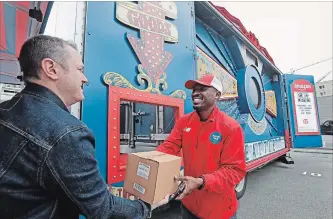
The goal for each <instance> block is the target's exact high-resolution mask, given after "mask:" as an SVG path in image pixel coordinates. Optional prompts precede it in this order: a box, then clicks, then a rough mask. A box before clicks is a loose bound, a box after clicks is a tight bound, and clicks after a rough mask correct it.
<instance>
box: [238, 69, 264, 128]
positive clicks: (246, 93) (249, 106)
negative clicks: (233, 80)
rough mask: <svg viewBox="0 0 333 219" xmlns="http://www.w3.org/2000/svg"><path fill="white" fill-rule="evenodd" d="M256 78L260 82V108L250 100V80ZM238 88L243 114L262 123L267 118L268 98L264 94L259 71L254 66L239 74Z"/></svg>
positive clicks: (242, 70)
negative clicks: (248, 114) (249, 115)
mask: <svg viewBox="0 0 333 219" xmlns="http://www.w3.org/2000/svg"><path fill="white" fill-rule="evenodd" d="M251 78H254V79H255V81H257V82H258V85H259V90H260V93H261V95H260V97H261V98H260V105H259V106H258V108H256V106H255V105H254V103H253V102H252V100H251V98H250V92H253V90H252V91H251V88H250V83H249V82H250V80H252V79H251ZM237 86H238V92H239V99H240V101H239V108H240V111H241V112H242V113H250V114H251V115H252V117H253V119H254V120H256V121H257V122H258V121H261V120H262V119H263V118H264V116H265V111H266V98H265V94H264V88H263V83H262V80H261V77H260V74H259V72H258V70H257V69H256V68H255V67H254V66H247V67H246V68H244V69H241V70H240V71H239V73H237Z"/></svg>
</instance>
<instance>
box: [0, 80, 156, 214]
mask: <svg viewBox="0 0 333 219" xmlns="http://www.w3.org/2000/svg"><path fill="white" fill-rule="evenodd" d="M94 147H95V139H94V136H93V133H92V132H91V131H90V130H89V129H88V128H87V126H86V125H84V124H83V123H82V122H81V121H80V120H78V119H76V118H75V117H74V116H72V115H71V114H70V113H69V111H68V109H67V108H66V106H65V105H64V103H63V102H62V101H61V99H60V98H59V97H58V96H57V95H55V94H54V93H53V92H51V91H50V90H49V89H47V88H45V87H43V86H39V85H37V84H32V83H28V84H27V86H26V87H25V88H24V89H23V91H22V92H21V93H19V94H17V95H16V96H14V97H13V98H12V99H11V100H9V101H5V102H3V103H1V104H0V218H1V219H12V218H33V219H35V218H43V219H44V218H61V219H67V218H71V219H72V218H78V217H79V214H82V215H84V216H85V217H86V218H96V219H104V218H131V219H141V218H147V215H148V214H149V212H150V209H149V208H150V207H149V205H147V204H146V203H144V202H142V201H140V200H136V201H132V200H129V199H123V198H119V197H116V196H114V195H112V194H111V193H110V192H109V191H108V190H107V185H106V183H105V181H104V180H103V178H102V176H101V174H100V172H99V169H98V165H97V162H96V160H95V158H94Z"/></svg>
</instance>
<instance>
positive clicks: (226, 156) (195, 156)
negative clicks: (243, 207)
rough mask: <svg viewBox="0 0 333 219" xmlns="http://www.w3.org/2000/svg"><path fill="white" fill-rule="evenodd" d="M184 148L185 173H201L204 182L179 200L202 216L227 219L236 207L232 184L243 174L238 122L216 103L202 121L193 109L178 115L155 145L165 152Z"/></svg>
mask: <svg viewBox="0 0 333 219" xmlns="http://www.w3.org/2000/svg"><path fill="white" fill-rule="evenodd" d="M180 149H182V150H183V159H184V175H185V176H192V177H199V176H200V175H204V177H205V181H206V185H205V187H204V188H203V189H202V190H195V191H193V192H192V193H191V194H190V195H189V196H187V197H185V198H184V199H183V200H182V202H183V204H184V206H185V207H186V208H187V209H188V210H190V211H191V212H192V213H193V214H195V215H196V216H197V217H199V218H202V219H229V218H231V217H232V216H233V215H234V214H235V213H236V210H237V207H238V202H237V198H236V194H235V190H234V188H235V186H236V185H237V184H238V183H239V182H240V181H241V180H242V179H243V177H244V176H245V174H246V168H245V167H246V163H245V152H244V135H243V130H242V128H241V127H240V125H239V124H238V123H237V122H236V121H235V120H234V119H233V118H231V117H229V116H228V115H226V114H225V113H223V112H222V111H220V110H219V109H218V108H217V107H215V109H214V111H213V112H212V113H211V115H210V117H209V119H208V120H207V121H205V122H201V121H200V118H199V116H198V114H197V113H196V112H192V113H190V114H188V115H186V116H184V117H183V118H181V119H180V120H179V121H178V122H177V123H176V124H175V127H174V128H173V130H172V131H171V133H170V135H169V136H168V138H167V139H166V140H165V141H164V142H163V143H162V144H161V145H160V146H159V147H158V148H157V150H158V151H161V152H165V153H168V154H178V153H179V151H180Z"/></svg>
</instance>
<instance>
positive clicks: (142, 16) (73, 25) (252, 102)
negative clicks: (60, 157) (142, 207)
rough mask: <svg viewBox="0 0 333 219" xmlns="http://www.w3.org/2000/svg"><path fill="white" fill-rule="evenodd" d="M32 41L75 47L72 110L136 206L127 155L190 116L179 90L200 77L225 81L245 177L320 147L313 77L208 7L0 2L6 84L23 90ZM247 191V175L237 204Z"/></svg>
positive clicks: (110, 179)
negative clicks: (278, 59) (25, 55)
mask: <svg viewBox="0 0 333 219" xmlns="http://www.w3.org/2000/svg"><path fill="white" fill-rule="evenodd" d="M221 4H222V3H221ZM36 34H48V35H53V36H58V37H61V38H63V39H66V40H72V41H74V42H75V43H76V44H77V45H78V50H79V52H80V53H81V55H82V59H83V62H84V65H85V70H84V72H85V75H86V76H87V78H88V80H89V84H88V85H87V86H85V87H84V93H85V99H84V100H83V101H82V102H80V103H77V104H74V105H73V106H71V107H70V112H71V113H72V115H73V116H75V117H77V118H78V119H80V120H82V121H83V122H84V123H85V124H87V126H88V127H89V128H90V129H91V130H92V131H93V133H94V135H95V138H96V148H95V150H96V159H97V161H98V164H99V169H100V171H101V173H102V176H103V178H104V179H105V181H106V183H107V184H108V186H109V188H110V191H111V192H112V193H113V194H114V195H116V196H120V197H126V198H130V199H135V197H134V196H132V195H131V194H128V193H126V192H125V191H124V190H123V181H124V177H125V174H126V163H127V156H128V154H129V153H133V152H142V151H151V150H155V149H156V147H157V146H158V145H159V144H160V143H161V142H163V140H164V139H165V138H166V137H167V136H168V134H169V133H170V131H171V130H172V127H173V125H174V124H175V122H176V121H177V120H178V119H179V118H180V117H182V116H183V115H184V114H187V113H189V112H192V111H193V108H192V99H191V91H190V90H187V89H185V88H184V83H185V81H186V80H188V79H197V78H199V77H201V76H202V75H204V74H213V75H215V76H216V77H218V78H219V80H221V82H222V84H223V93H222V95H221V99H220V100H219V101H218V103H217V106H218V108H219V109H220V110H222V111H223V112H225V113H226V114H228V115H229V116H231V117H232V118H234V119H235V120H237V121H238V122H239V124H240V125H241V127H242V129H243V131H244V136H245V145H244V151H245V154H246V163H247V165H246V169H247V172H251V171H253V170H256V169H258V168H260V167H262V166H264V165H266V164H268V163H270V162H272V161H275V160H279V161H281V162H283V163H286V164H293V163H294V161H293V160H292V158H291V157H290V150H291V148H293V147H321V146H322V140H321V133H320V125H319V120H318V118H319V117H318V106H317V103H316V99H317V98H316V94H315V90H314V79H313V76H311V75H295V74H284V73H283V72H281V71H280V70H279V68H278V67H277V66H276V65H275V63H274V60H273V58H272V57H271V56H270V54H269V53H268V51H267V49H265V48H264V47H263V46H262V45H260V43H259V41H258V39H257V38H256V36H255V34H254V33H252V32H249V31H247V30H246V28H245V27H244V25H243V24H242V22H241V21H240V20H239V19H238V18H236V17H234V16H233V15H231V14H230V13H229V12H228V11H227V9H226V8H224V7H222V6H218V5H216V4H214V3H212V2H200V1H199V2H172V1H161V2H158V1H156V2H144V1H138V2H124V1H120V2H94V1H93V2H56V3H53V2H34V1H31V2H19V1H18V2H6V1H4V2H0V37H1V38H0V46H1V48H0V64H1V67H0V83H1V84H2V85H7V84H11V85H15V86H16V87H17V86H21V87H22V88H23V87H24V84H23V82H22V80H20V75H21V73H20V69H19V65H18V61H17V57H18V54H19V49H20V47H21V45H22V43H23V42H24V40H26V39H27V38H29V37H31V36H34V35H36ZM3 87H4V86H3ZM11 91H12V92H11V94H12V95H15V93H16V92H19V91H18V90H17V89H16V90H15V89H11ZM7 96H8V92H7ZM6 99H8V98H6ZM179 156H181V154H179ZM246 185H247V176H246V177H245V178H244V179H243V180H242V182H241V183H239V185H237V186H236V188H235V191H236V194H237V198H238V199H240V198H241V197H242V196H243V195H244V193H245V190H246Z"/></svg>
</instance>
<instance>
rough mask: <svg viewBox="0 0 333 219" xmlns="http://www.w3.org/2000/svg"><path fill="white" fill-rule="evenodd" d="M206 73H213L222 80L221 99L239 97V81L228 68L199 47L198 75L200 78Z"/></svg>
mask: <svg viewBox="0 0 333 219" xmlns="http://www.w3.org/2000/svg"><path fill="white" fill-rule="evenodd" d="M204 74H212V75H215V76H216V77H217V78H219V79H220V80H221V82H222V86H223V92H222V95H221V99H231V98H237V97H238V91H237V81H236V79H235V78H234V77H233V76H231V75H230V74H229V73H228V71H227V70H225V69H224V68H223V67H222V66H220V65H218V64H217V63H216V62H215V61H214V60H213V59H212V58H210V57H209V56H208V55H206V54H205V53H204V52H203V51H202V50H201V49H200V48H198V47H197V75H198V78H200V77H201V76H202V75H204Z"/></svg>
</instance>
